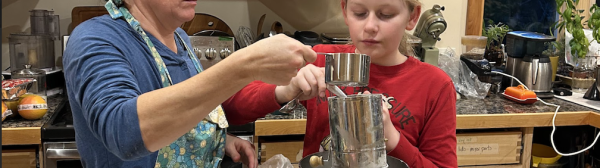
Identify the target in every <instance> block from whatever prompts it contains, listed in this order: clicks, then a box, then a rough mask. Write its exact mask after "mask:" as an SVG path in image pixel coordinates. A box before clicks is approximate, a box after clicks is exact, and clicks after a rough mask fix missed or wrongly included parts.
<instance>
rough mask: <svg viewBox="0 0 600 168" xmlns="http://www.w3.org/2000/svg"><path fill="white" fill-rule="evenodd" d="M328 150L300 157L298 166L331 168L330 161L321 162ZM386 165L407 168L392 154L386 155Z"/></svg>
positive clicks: (392, 167)
mask: <svg viewBox="0 0 600 168" xmlns="http://www.w3.org/2000/svg"><path fill="white" fill-rule="evenodd" d="M329 153H330V152H329V151H324V152H317V153H313V154H310V155H308V156H306V157H304V158H302V160H300V163H299V167H300V168H333V166H331V162H327V161H325V162H321V161H323V156H329V155H330V154H329ZM386 159H387V166H386V167H390V168H408V165H407V164H406V163H405V162H404V161H402V160H400V159H397V158H395V157H392V156H387V157H386Z"/></svg>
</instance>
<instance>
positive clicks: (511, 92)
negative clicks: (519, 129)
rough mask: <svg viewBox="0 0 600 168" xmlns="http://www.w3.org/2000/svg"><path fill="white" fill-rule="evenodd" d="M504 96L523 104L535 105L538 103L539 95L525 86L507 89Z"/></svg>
mask: <svg viewBox="0 0 600 168" xmlns="http://www.w3.org/2000/svg"><path fill="white" fill-rule="evenodd" d="M502 95H504V97H505V98H507V99H510V100H512V101H514V102H517V103H521V104H533V103H535V102H536V101H537V95H536V94H535V93H534V92H533V91H531V90H527V89H525V87H523V85H519V86H514V87H507V88H506V90H504V93H502Z"/></svg>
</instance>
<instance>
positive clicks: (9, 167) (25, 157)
mask: <svg viewBox="0 0 600 168" xmlns="http://www.w3.org/2000/svg"><path fill="white" fill-rule="evenodd" d="M2 167H5V168H36V167H37V157H36V151H35V149H9V150H6V149H3V150H2Z"/></svg>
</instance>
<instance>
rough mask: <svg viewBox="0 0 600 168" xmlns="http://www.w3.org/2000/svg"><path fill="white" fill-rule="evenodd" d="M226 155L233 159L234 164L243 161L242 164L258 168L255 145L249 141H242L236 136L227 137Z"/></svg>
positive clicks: (250, 167)
mask: <svg viewBox="0 0 600 168" xmlns="http://www.w3.org/2000/svg"><path fill="white" fill-rule="evenodd" d="M225 154H226V155H227V156H229V157H231V159H232V160H233V161H234V162H240V160H241V161H242V163H244V165H247V166H248V167H249V168H256V167H258V160H257V158H256V155H255V150H254V145H253V144H252V143H250V142H249V141H246V140H243V139H240V138H238V137H236V136H231V135H227V140H226V142H225Z"/></svg>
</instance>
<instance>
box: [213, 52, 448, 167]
mask: <svg viewBox="0 0 600 168" xmlns="http://www.w3.org/2000/svg"><path fill="white" fill-rule="evenodd" d="M313 49H314V50H315V51H317V52H325V53H353V52H354V50H355V46H353V45H317V46H315V47H313ZM313 64H314V65H315V66H318V67H324V66H325V57H324V56H321V55H320V56H319V57H318V58H317V61H315V62H314V63H313ZM369 75H370V76H369V85H368V86H367V87H360V88H352V87H340V88H341V89H342V90H343V91H344V92H345V93H346V94H359V93H363V92H364V91H369V92H371V93H379V94H383V95H384V99H385V104H386V105H387V107H388V109H389V111H390V119H391V120H392V123H394V126H395V127H396V129H397V130H398V131H399V132H400V134H401V135H400V136H401V138H400V141H399V142H398V145H397V146H396V148H395V149H394V150H392V151H391V152H389V153H388V155H391V156H393V157H396V158H399V159H401V160H403V161H404V162H406V163H407V164H408V165H409V166H410V167H457V158H456V92H455V90H454V85H453V83H452V80H451V79H450V77H448V75H446V74H445V73H444V72H443V71H442V70H440V69H439V68H437V67H435V66H432V65H429V64H427V63H423V62H420V61H419V60H417V59H415V58H412V57H409V58H408V60H407V61H406V62H404V63H402V64H400V65H395V66H379V65H375V64H371V68H370V74H369ZM274 91H275V85H269V84H265V83H262V82H253V83H251V84H250V85H248V86H246V87H245V88H244V89H242V90H241V91H240V92H238V93H237V94H236V95H234V96H233V97H232V98H230V99H229V100H228V101H226V102H225V103H224V108H225V111H226V112H227V117H228V118H229V119H232V122H231V123H232V124H243V123H246V122H252V121H254V120H256V119H257V118H260V117H264V116H265V115H266V114H268V113H271V112H273V111H275V110H277V109H279V108H280V107H281V106H280V105H279V104H277V102H276V100H275V92H274ZM329 95H330V94H329V92H327V96H329ZM239 104H245V105H246V106H240V105H239ZM302 104H303V105H304V106H305V107H306V109H307V111H308V113H307V124H306V134H305V136H304V153H303V154H304V156H306V155H309V154H312V153H315V152H318V151H319V147H320V143H321V141H322V140H323V139H324V138H325V137H326V136H327V135H329V119H328V118H329V115H328V112H327V110H328V106H327V99H326V98H313V99H310V100H307V101H303V102H302Z"/></svg>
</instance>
